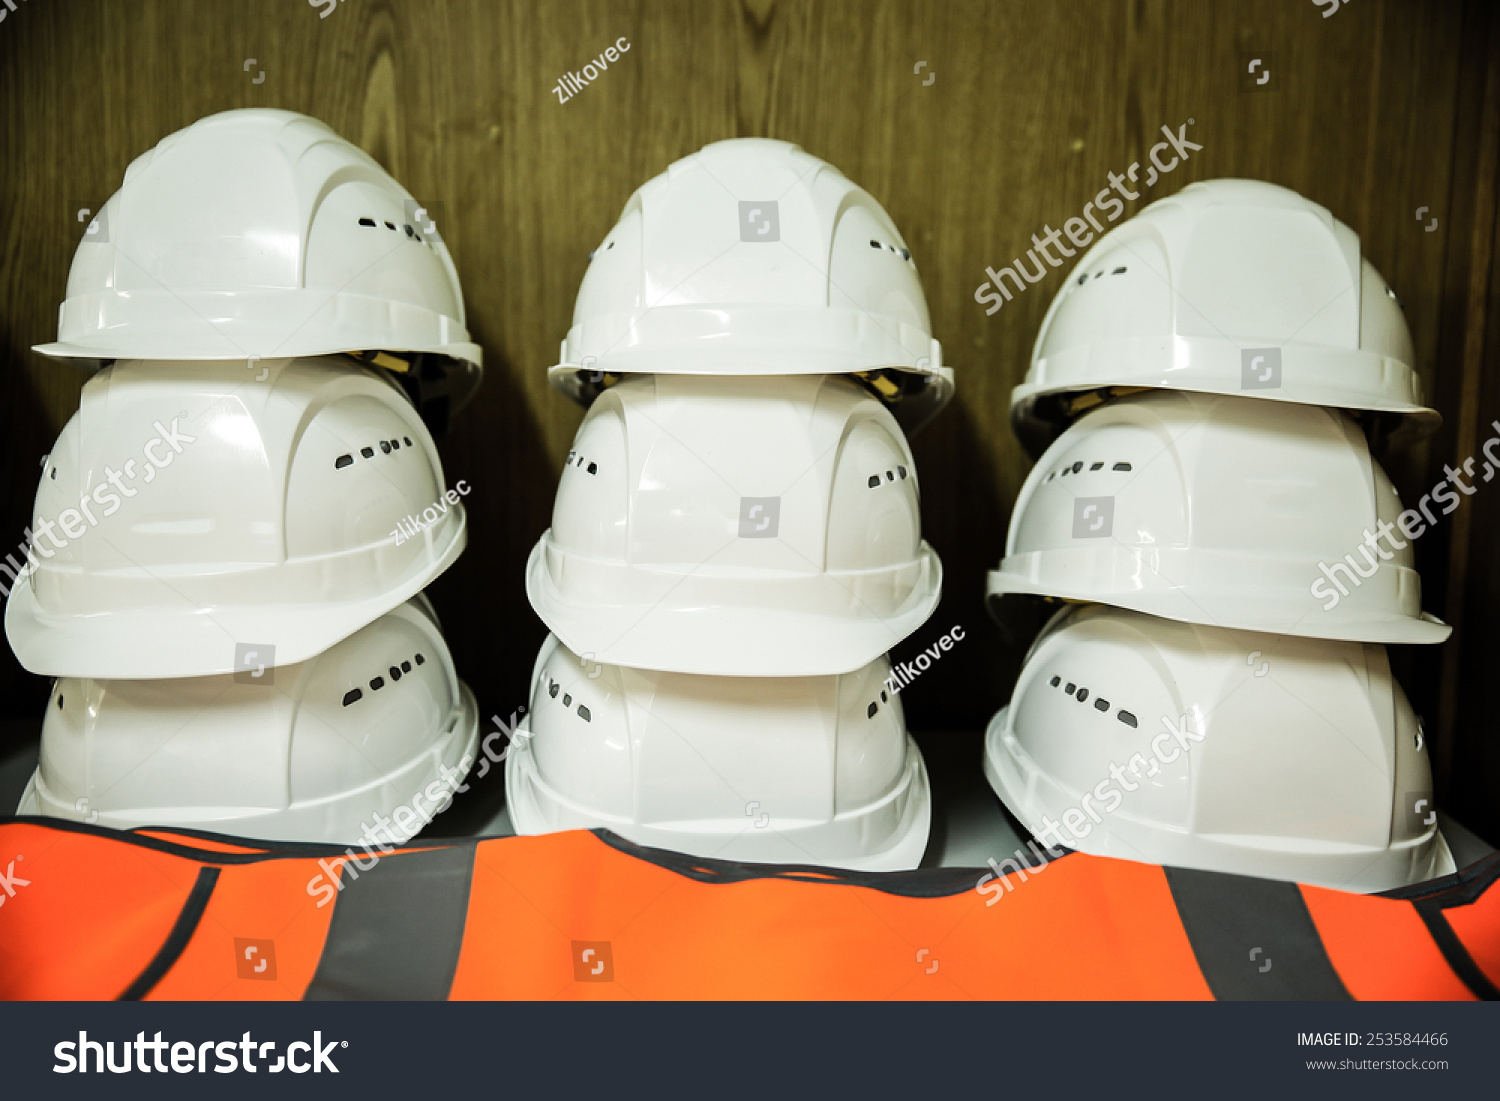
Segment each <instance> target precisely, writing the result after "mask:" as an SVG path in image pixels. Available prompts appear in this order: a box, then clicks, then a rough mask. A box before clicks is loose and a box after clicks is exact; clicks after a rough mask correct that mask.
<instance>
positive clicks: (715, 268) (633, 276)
mask: <svg viewBox="0 0 1500 1101" xmlns="http://www.w3.org/2000/svg"><path fill="white" fill-rule="evenodd" d="M942 355H943V354H942V348H941V346H940V345H939V344H938V342H937V341H936V340H934V339H933V338H932V323H931V322H930V321H929V320H928V316H927V300H926V298H925V297H923V294H922V283H921V280H920V279H918V277H917V268H916V264H915V262H914V261H913V260H912V258H911V251H910V250H909V249H908V248H907V247H906V242H905V241H904V240H903V239H902V237H901V234H900V232H899V231H898V230H897V229H896V227H895V225H894V223H892V221H891V219H890V217H889V216H888V215H887V214H886V212H885V211H884V210H883V209H882V208H881V206H880V204H879V203H877V202H876V201H875V200H874V199H873V198H871V197H870V195H869V194H868V193H867V192H865V191H864V190H862V189H861V188H859V187H856V186H855V185H854V184H853V183H851V182H850V181H849V180H848V179H847V178H846V177H844V176H843V175H842V174H841V173H840V172H839V171H838V169H836V168H834V167H833V166H832V165H830V164H828V163H826V162H824V161H821V160H819V159H818V158H817V157H812V156H809V155H808V154H806V153H804V152H803V151H802V150H801V149H799V148H798V147H797V146H795V145H792V144H791V143H789V142H784V141H771V140H768V139H765V138H738V139H735V140H732V141H720V142H715V143H713V144H712V145H708V146H705V147H704V148H703V149H702V150H700V151H699V152H697V153H695V154H693V155H692V156H690V157H685V158H683V159H682V160H680V161H677V162H676V163H675V164H673V165H672V166H671V167H669V168H668V169H667V170H666V171H665V172H664V173H662V174H661V175H660V176H657V177H656V178H655V179H653V180H651V181H650V182H648V183H647V184H646V185H645V186H643V187H641V188H640V189H639V190H638V191H636V193H635V194H634V195H632V196H631V197H630V201H629V202H627V203H626V204H625V210H624V213H622V214H621V215H620V220H619V222H618V223H617V224H616V225H615V227H614V228H613V229H612V230H610V231H609V233H608V235H607V236H606V237H605V238H604V241H603V243H601V244H600V246H599V248H598V249H596V250H595V251H594V253H593V254H592V258H591V260H590V264H589V269H588V271H587V273H586V274H585V275H584V277H583V284H582V286H580V287H579V290H578V301H577V304H576V306H575V307H574V310H573V327H572V329H571V330H569V332H568V335H567V338H566V339H565V340H564V341H563V344H562V353H561V357H562V362H561V363H560V364H559V365H558V366H556V367H554V368H552V371H551V374H550V377H551V379H552V383H553V385H554V386H556V387H558V388H559V389H560V390H562V391H563V392H564V393H566V394H568V395H569V396H570V397H572V398H574V399H575V400H577V401H580V402H582V403H584V404H587V403H588V402H589V401H591V400H592V399H593V397H594V396H595V395H596V394H597V393H598V392H599V391H600V390H601V389H602V388H604V387H605V386H607V385H609V384H610V383H612V382H613V381H614V380H615V379H616V378H618V376H620V375H626V374H637V373H653V372H654V373H667V374H689V375H786V374H817V375H827V374H861V375H868V380H867V381H869V382H870V384H871V385H872V387H873V388H874V389H875V390H876V391H877V392H878V393H879V394H880V395H881V396H882V397H883V398H884V399H885V400H887V401H889V402H891V403H892V405H893V407H894V409H895V411H896V415H897V417H898V418H899V419H900V420H901V421H902V422H903V423H904V424H906V425H907V427H908V428H914V427H916V426H917V425H919V424H921V423H923V422H925V421H926V420H927V419H929V418H930V417H931V416H933V415H934V414H935V413H936V412H937V411H938V410H939V409H941V408H942V407H943V405H944V404H946V402H947V401H948V399H949V398H950V397H951V396H952V394H953V370H952V368H950V367H944V366H943V358H942Z"/></svg>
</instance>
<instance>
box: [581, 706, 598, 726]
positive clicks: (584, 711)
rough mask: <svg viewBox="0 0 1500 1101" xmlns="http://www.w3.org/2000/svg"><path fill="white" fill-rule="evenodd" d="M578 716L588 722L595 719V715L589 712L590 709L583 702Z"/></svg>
mask: <svg viewBox="0 0 1500 1101" xmlns="http://www.w3.org/2000/svg"><path fill="white" fill-rule="evenodd" d="M578 717H579V718H580V719H582V720H583V721H584V722H586V723H589V722H593V721H594V717H593V716H592V715H590V714H589V709H588V708H587V707H584V706H583V704H579V705H578Z"/></svg>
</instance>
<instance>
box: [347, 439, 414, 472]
mask: <svg viewBox="0 0 1500 1101" xmlns="http://www.w3.org/2000/svg"><path fill="white" fill-rule="evenodd" d="M402 439H403V440H405V441H406V446H407V447H411V446H412V442H411V439H410V438H409V437H406V436H403V437H402ZM377 446H379V448H380V453H381V454H382V455H389V454H390V453H391V452H392V451H400V450H401V440H381V441H379V444H378V445H377ZM359 453H360V454H361V455H362V456H364V457H365V458H366V459H373V458H374V457H375V448H374V447H361V448H360V449H359ZM353 465H354V455H353V454H352V453H346V454H343V455H340V456H339V457H338V458H337V459H334V460H333V469H335V470H343V469H344V467H346V466H353Z"/></svg>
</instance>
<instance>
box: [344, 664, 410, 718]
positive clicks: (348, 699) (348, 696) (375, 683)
mask: <svg viewBox="0 0 1500 1101" xmlns="http://www.w3.org/2000/svg"><path fill="white" fill-rule="evenodd" d="M413 661H414V662H416V663H417V664H418V665H426V664H427V659H426V658H425V657H423V656H422V655H421V654H414V655H413V656H412V659H411V661H403V662H402V663H401V664H400V665H392V666H391V667H390V668H389V669H387V670H386V674H387V675H388V676H389V677H390V678H391V683H392V684H395V683H396V682H397V681H398V680H400V679H401V678H402V677H403V676H405V675H406V674H407V673H410V672H411V666H412V662H413ZM384 687H385V677H375V678H374V679H373V680H371V681H370V691H372V692H378V691H380V690H381V689H382V688H384ZM363 698H364V692H362V691H361V690H360V689H358V688H351V689H350V690H349V691H348V692H346V693H344V706H345V707H348V706H349V705H350V704H351V703H358V702H359V701H360V700H361V699H363Z"/></svg>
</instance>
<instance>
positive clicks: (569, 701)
mask: <svg viewBox="0 0 1500 1101" xmlns="http://www.w3.org/2000/svg"><path fill="white" fill-rule="evenodd" d="M563 706H564V707H572V706H573V697H572V696H571V695H569V694H568V693H567V692H564V693H563Z"/></svg>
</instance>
